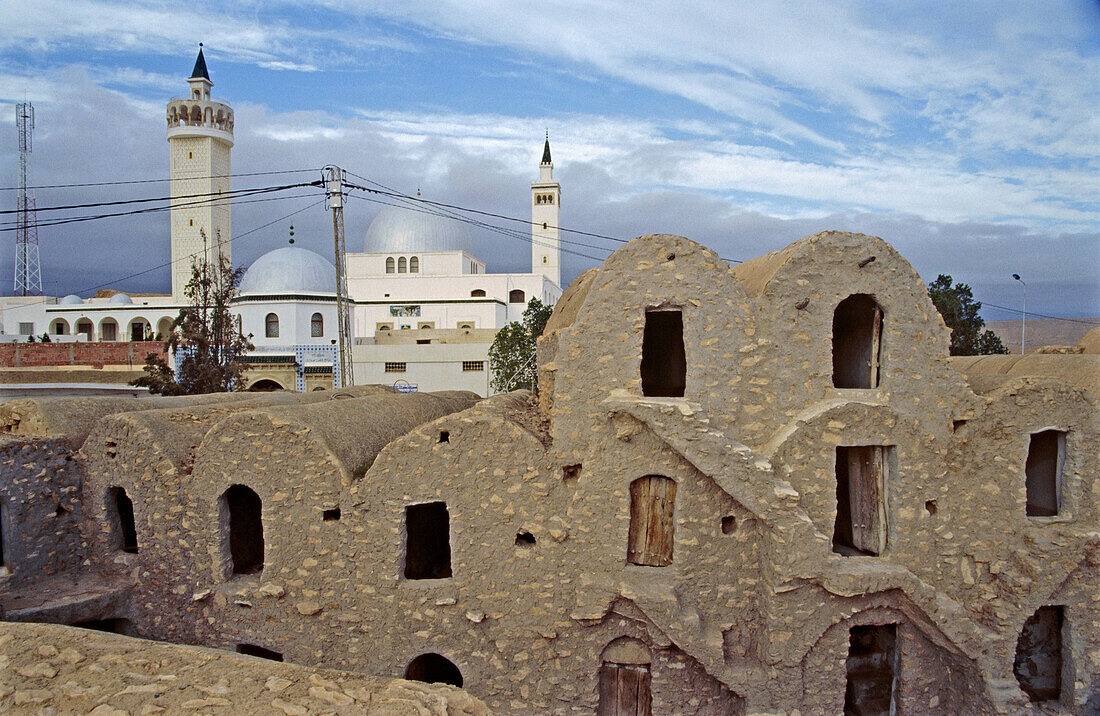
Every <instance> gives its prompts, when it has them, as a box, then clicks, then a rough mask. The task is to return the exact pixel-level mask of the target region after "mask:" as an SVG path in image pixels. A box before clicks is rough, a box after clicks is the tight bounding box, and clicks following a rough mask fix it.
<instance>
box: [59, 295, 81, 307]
mask: <svg viewBox="0 0 1100 716" xmlns="http://www.w3.org/2000/svg"><path fill="white" fill-rule="evenodd" d="M58 303H59V304H61V305H62V306H76V305H78V304H81V303H84V299H83V298H81V297H80V296H77V295H76V294H75V293H70V294H69V295H68V296H66V297H65V298H63V299H61V300H60V301H58Z"/></svg>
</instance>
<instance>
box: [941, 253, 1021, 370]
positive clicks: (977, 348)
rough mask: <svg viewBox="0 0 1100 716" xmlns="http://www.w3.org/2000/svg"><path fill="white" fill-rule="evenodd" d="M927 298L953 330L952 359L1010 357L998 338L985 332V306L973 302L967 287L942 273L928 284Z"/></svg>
mask: <svg viewBox="0 0 1100 716" xmlns="http://www.w3.org/2000/svg"><path fill="white" fill-rule="evenodd" d="M928 295H929V296H930V297H931V298H932V303H934V304H935V305H936V309H937V310H938V311H939V312H940V315H941V316H943V322H944V323H946V324H947V327H948V328H950V329H951V351H950V352H951V355H953V356H976V355H987V354H992V353H1008V349H1007V348H1005V345H1004V343H1002V342H1001V339H1000V338H999V337H998V336H997V334H996V333H994V332H993V331H990V330H988V329H986V328H985V320H983V319H982V317H981V316H980V315H979V314H978V312H979V311H980V310H981V309H982V302H981V301H975V300H974V294H973V293H971V291H970V287H969V286H967V285H966V284H965V283H953V282H952V280H951V277H950V276H948V275H946V274H942V273H941V274H940V275H939V276H937V277H936V280H935V281H933V282H932V283H931V284H929V286H928ZM983 329H985V330H983Z"/></svg>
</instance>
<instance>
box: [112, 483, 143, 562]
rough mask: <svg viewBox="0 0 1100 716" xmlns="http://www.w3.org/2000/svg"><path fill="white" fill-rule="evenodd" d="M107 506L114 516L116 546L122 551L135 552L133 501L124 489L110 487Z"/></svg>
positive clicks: (136, 547)
mask: <svg viewBox="0 0 1100 716" xmlns="http://www.w3.org/2000/svg"><path fill="white" fill-rule="evenodd" d="M107 496H108V502H109V504H108V507H109V509H110V511H111V512H112V516H113V517H114V518H115V525H114V529H115V537H116V539H117V542H116V544H117V546H118V549H120V550H121V551H123V552H128V553H130V554H137V551H138V545H137V528H136V527H135V525H134V503H133V501H132V500H130V497H129V495H127V494H126V490H124V489H122V488H121V487H112V488H111V489H110V490H109V491H108V493H107Z"/></svg>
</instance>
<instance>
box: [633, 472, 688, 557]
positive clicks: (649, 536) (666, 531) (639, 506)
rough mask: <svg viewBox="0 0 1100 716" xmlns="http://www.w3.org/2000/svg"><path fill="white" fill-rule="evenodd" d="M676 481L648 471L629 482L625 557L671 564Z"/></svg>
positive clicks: (674, 525) (674, 526) (674, 527)
mask: <svg viewBox="0 0 1100 716" xmlns="http://www.w3.org/2000/svg"><path fill="white" fill-rule="evenodd" d="M675 512H676V482H675V481H674V480H671V479H670V478H667V477H664V476H662V475H646V476H645V477H639V478H638V479H637V480H635V481H634V482H632V483H630V529H629V532H628V533H627V548H626V561H627V562H629V563H630V564H640V565H644V566H649V567H667V566H668V565H670V564H672V546H673V542H674V541H675V537H676V534H675V530H676V522H675V519H674V517H675Z"/></svg>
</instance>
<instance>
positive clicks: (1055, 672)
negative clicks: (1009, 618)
mask: <svg viewBox="0 0 1100 716" xmlns="http://www.w3.org/2000/svg"><path fill="white" fill-rule="evenodd" d="M1065 610H1066V608H1065V607H1063V606H1050V607H1039V608H1038V609H1037V610H1035V613H1034V614H1032V615H1031V616H1030V617H1029V618H1028V620H1027V621H1026V622H1024V627H1023V629H1022V630H1021V631H1020V638H1019V639H1017V640H1016V659H1015V661H1014V662H1013V664H1012V673H1013V674H1015V676H1016V681H1018V682H1019V683H1020V688H1021V689H1023V690H1024V693H1026V694H1027V696H1028V698H1029V699H1030V700H1032V701H1057V700H1058V699H1060V698H1061V697H1062V670H1063V669H1062V667H1063V663H1062V659H1063V656H1062V651H1063V645H1062V642H1063V640H1064V631H1065Z"/></svg>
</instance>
